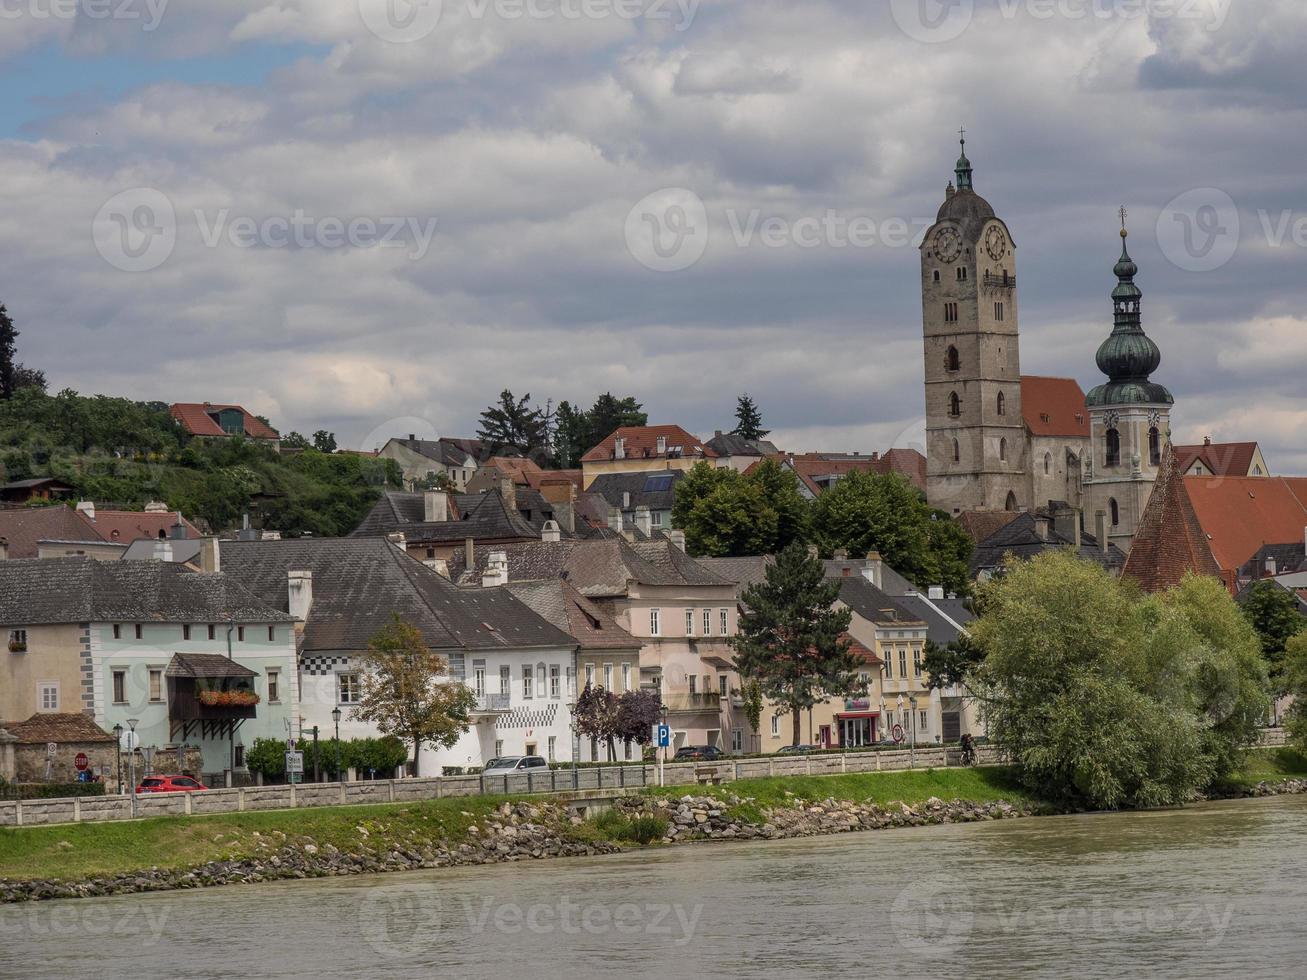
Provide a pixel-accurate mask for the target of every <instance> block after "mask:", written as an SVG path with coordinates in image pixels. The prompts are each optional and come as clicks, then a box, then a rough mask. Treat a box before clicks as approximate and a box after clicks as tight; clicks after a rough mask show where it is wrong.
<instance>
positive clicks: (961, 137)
mask: <svg viewBox="0 0 1307 980" xmlns="http://www.w3.org/2000/svg"><path fill="white" fill-rule="evenodd" d="M958 142H959V143H961V144H962V148H963V149H966V146H967V130H966V127H959V128H958Z"/></svg>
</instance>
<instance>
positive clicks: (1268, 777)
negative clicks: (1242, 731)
mask: <svg viewBox="0 0 1307 980" xmlns="http://www.w3.org/2000/svg"><path fill="white" fill-rule="evenodd" d="M1295 778H1296V779H1303V778H1307V755H1305V754H1303V753H1302V752H1299V751H1298V750H1297V749H1291V748H1279V749H1254V750H1252V751H1251V752H1249V753H1248V756H1247V759H1246V760H1245V761H1244V764H1243V767H1242V768H1241V769H1240V770H1239V772H1238V773H1236V774H1235V775H1234V776H1232V777H1231V778H1230V779H1228V780H1226V781H1225V782H1224V783H1223V784H1221V785H1220V786H1218V787H1217V788H1218V789H1224V790H1237V789H1244V788H1247V787H1250V786H1256V785H1257V784H1258V783H1261V782H1277V781H1279V780H1282V779H1295Z"/></svg>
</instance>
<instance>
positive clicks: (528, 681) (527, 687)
mask: <svg viewBox="0 0 1307 980" xmlns="http://www.w3.org/2000/svg"><path fill="white" fill-rule="evenodd" d="M533 680H534V677H533V676H532V673H531V667H530V665H527V666H524V667H523V668H522V697H524V698H533V697H535V694H534V693H532V688H533V687H534V685H533V683H532V682H533Z"/></svg>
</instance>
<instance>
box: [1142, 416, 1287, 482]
mask: <svg viewBox="0 0 1307 980" xmlns="http://www.w3.org/2000/svg"><path fill="white" fill-rule="evenodd" d="M1148 462H1149V463H1151V464H1152V465H1153V466H1160V465H1161V464H1162V434H1161V433H1160V432H1158V431H1157V426H1153V427H1152V428H1151V429H1149V430H1148ZM1258 475H1259V476H1260V475H1261V474H1258Z"/></svg>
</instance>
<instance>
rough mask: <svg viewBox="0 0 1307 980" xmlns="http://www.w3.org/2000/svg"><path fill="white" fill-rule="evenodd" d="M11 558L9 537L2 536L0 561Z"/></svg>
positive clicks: (0, 539)
mask: <svg viewBox="0 0 1307 980" xmlns="http://www.w3.org/2000/svg"><path fill="white" fill-rule="evenodd" d="M8 560H9V539H8V538H0V561H8Z"/></svg>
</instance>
